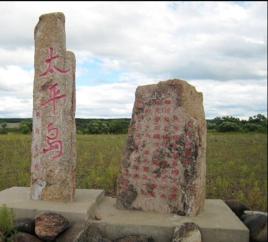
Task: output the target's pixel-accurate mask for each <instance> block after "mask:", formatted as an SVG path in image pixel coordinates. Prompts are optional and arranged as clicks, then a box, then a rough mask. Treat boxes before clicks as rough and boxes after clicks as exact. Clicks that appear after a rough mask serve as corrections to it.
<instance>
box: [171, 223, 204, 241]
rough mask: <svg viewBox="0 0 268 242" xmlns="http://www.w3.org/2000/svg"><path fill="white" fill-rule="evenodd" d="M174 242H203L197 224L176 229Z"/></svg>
mask: <svg viewBox="0 0 268 242" xmlns="http://www.w3.org/2000/svg"><path fill="white" fill-rule="evenodd" d="M172 242H202V238H201V232H200V229H199V227H198V226H197V225H196V224H195V223H184V224H182V225H181V226H178V227H176V228H175V230H174V235H173V239H172Z"/></svg>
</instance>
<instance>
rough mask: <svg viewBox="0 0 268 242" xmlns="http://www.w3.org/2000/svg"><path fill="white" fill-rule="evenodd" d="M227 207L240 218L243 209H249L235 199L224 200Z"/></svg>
mask: <svg viewBox="0 0 268 242" xmlns="http://www.w3.org/2000/svg"><path fill="white" fill-rule="evenodd" d="M224 202H225V203H226V204H227V205H228V207H229V208H230V209H231V210H232V211H233V212H234V213H235V214H236V216H237V217H238V218H239V219H241V216H242V215H243V214H244V211H246V210H249V208H248V207H247V206H246V205H244V204H242V203H241V202H239V201H237V200H225V201H224Z"/></svg>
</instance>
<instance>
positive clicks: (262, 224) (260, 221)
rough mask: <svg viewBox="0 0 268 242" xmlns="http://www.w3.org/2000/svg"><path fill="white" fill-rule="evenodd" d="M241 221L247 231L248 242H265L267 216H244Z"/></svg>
mask: <svg viewBox="0 0 268 242" xmlns="http://www.w3.org/2000/svg"><path fill="white" fill-rule="evenodd" d="M242 220H243V222H244V224H245V225H246V226H247V227H248V229H249V235H250V242H267V215H266V216H265V215H264V214H245V215H243V216H242Z"/></svg>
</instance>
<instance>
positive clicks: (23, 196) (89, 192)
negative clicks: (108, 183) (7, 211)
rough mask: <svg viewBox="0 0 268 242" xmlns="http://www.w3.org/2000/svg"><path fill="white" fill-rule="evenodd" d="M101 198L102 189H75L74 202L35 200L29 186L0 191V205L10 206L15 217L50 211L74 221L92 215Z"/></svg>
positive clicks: (32, 215) (102, 195)
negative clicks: (31, 196) (31, 197)
mask: <svg viewBox="0 0 268 242" xmlns="http://www.w3.org/2000/svg"><path fill="white" fill-rule="evenodd" d="M103 198H104V191H103V190H94V189H76V195H75V201H74V202H69V203H63V202H50V201H35V200H31V199H30V188H29V187H11V188H9V189H6V190H4V191H1V192H0V206H1V205H3V204H6V206H7V207H9V208H12V209H13V211H14V213H15V216H16V218H22V217H34V216H35V215H36V214H38V213H40V212H45V211H51V212H57V213H60V214H62V215H63V216H65V217H66V218H67V219H69V220H70V221H74V222H75V221H86V220H87V219H88V218H90V217H94V212H95V208H96V205H97V204H98V203H100V202H101V200H102V199H103Z"/></svg>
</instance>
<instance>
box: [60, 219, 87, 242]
mask: <svg viewBox="0 0 268 242" xmlns="http://www.w3.org/2000/svg"><path fill="white" fill-rule="evenodd" d="M84 234H85V224H84V223H82V222H77V223H74V224H72V225H71V227H70V228H69V229H67V230H66V231H64V232H63V233H62V234H60V235H59V236H58V237H57V239H56V242H79V241H85V242H86V241H87V240H86V238H85V236H84Z"/></svg>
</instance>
